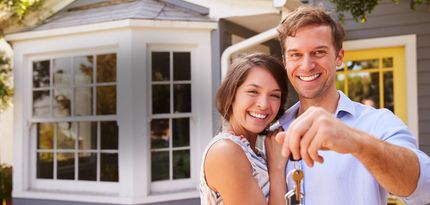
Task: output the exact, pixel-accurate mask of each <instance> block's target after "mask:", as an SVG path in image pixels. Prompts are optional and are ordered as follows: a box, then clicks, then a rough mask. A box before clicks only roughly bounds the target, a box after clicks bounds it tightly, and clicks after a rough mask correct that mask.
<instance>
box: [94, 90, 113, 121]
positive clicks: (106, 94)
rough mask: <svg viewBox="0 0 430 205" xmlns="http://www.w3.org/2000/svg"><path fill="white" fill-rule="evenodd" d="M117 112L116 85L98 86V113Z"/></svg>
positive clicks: (109, 113)
mask: <svg viewBox="0 0 430 205" xmlns="http://www.w3.org/2000/svg"><path fill="white" fill-rule="evenodd" d="M114 114H116V87H115V86H99V87H97V115H114Z"/></svg>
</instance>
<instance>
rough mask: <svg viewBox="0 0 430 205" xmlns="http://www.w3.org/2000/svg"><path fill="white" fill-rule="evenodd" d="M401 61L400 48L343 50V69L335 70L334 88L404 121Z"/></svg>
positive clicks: (403, 82)
mask: <svg viewBox="0 0 430 205" xmlns="http://www.w3.org/2000/svg"><path fill="white" fill-rule="evenodd" d="M404 58H405V57H404V48H403V47H389V48H377V49H366V50H351V51H346V52H345V58H344V66H343V67H342V68H341V69H339V70H338V71H337V82H336V86H337V89H339V90H342V91H343V92H344V93H345V94H346V95H347V96H348V97H350V98H351V99H352V100H354V101H357V102H361V103H363V104H367V105H370V106H373V107H375V108H387V109H389V110H391V111H392V112H394V113H395V114H396V115H398V116H399V117H400V118H401V119H402V120H403V121H404V122H407V116H406V99H405V97H404V96H406V92H405V91H406V83H405V82H406V80H405V68H404V66H405V59H404Z"/></svg>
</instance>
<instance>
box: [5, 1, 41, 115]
mask: <svg viewBox="0 0 430 205" xmlns="http://www.w3.org/2000/svg"><path fill="white" fill-rule="evenodd" d="M41 2H42V0H0V40H1V39H2V37H3V28H5V27H7V26H8V25H11V24H15V23H20V22H21V21H22V20H23V19H24V17H25V16H26V15H27V14H28V12H30V10H32V9H35V8H37V6H39V5H40V3H41ZM11 71H12V67H11V64H10V59H9V58H8V57H7V56H6V55H5V53H4V52H3V51H1V50H0V112H1V111H3V110H4V109H6V108H7V107H8V106H9V105H10V104H11V97H12V95H13V89H12V86H11V84H10V82H9V81H10V80H9V78H10V75H11Z"/></svg>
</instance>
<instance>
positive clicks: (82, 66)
mask: <svg viewBox="0 0 430 205" xmlns="http://www.w3.org/2000/svg"><path fill="white" fill-rule="evenodd" d="M73 69H74V72H75V73H74V74H75V85H88V84H91V83H92V82H93V56H78V57H74V58H73Z"/></svg>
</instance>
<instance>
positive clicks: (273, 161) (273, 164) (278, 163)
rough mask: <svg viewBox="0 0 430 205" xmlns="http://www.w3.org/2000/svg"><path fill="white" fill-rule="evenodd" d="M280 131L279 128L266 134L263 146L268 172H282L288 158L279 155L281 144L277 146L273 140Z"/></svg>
mask: <svg viewBox="0 0 430 205" xmlns="http://www.w3.org/2000/svg"><path fill="white" fill-rule="evenodd" d="M281 131H283V129H282V128H279V129H277V130H275V131H273V132H270V133H269V134H267V136H266V139H265V140H264V145H265V148H266V157H267V166H268V168H269V170H272V171H275V170H278V171H279V170H280V171H282V172H284V171H285V166H286V165H287V161H288V158H287V157H284V156H282V155H281V150H282V144H279V143H278V142H277V141H276V139H275V136H276V134H277V133H278V132H281Z"/></svg>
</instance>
